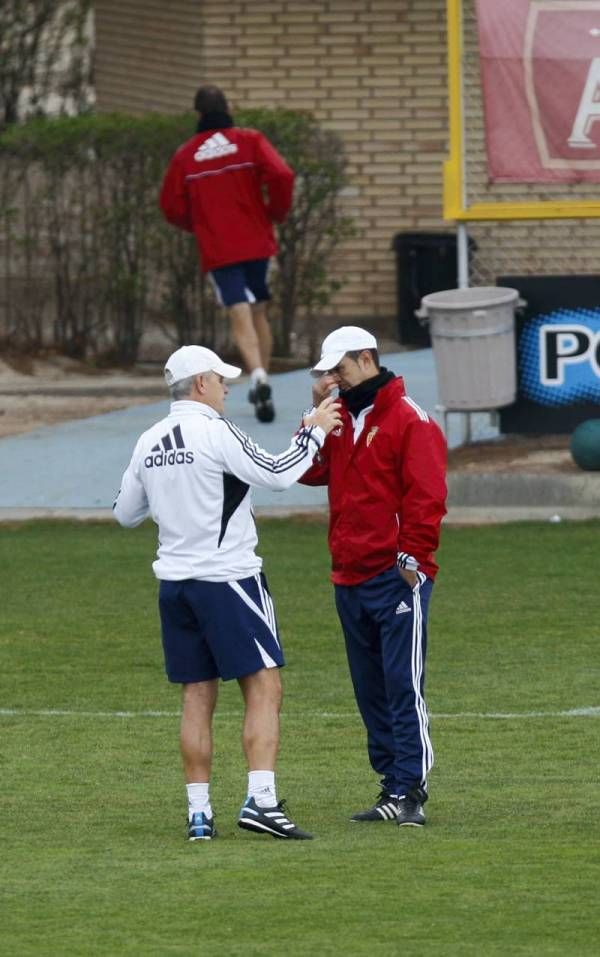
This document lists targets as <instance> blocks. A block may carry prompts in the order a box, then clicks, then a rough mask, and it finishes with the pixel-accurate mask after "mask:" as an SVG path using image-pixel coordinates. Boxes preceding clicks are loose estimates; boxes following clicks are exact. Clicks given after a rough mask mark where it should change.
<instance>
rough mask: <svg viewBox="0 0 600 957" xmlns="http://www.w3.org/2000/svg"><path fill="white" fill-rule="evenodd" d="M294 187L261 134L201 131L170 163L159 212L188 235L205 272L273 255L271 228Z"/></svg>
mask: <svg viewBox="0 0 600 957" xmlns="http://www.w3.org/2000/svg"><path fill="white" fill-rule="evenodd" d="M293 185H294V174H293V172H292V170H291V169H290V168H289V166H288V165H287V163H286V162H285V160H284V159H283V158H282V157H281V156H280V155H279V153H278V152H277V150H276V149H275V147H274V146H272V145H271V143H270V142H269V141H268V139H267V138H266V137H265V136H263V135H262V133H259V132H258V131H257V130H251V129H242V128H240V127H236V126H233V127H226V128H224V129H219V130H207V131H204V132H202V133H198V134H197V135H196V136H193V137H192V138H191V139H190V140H188V141H187V143H184V144H183V145H182V146H180V147H179V149H178V150H177V152H176V153H175V155H174V156H173V158H172V160H171V162H170V164H169V167H168V169H167V172H166V174H165V178H164V180H163V184H162V188H161V192H160V208H161V210H162V212H163V214H164V216H165V218H166V219H167V220H168V221H169V222H170V223H172V224H173V225H174V226H178V227H179V228H180V229H185V230H187V231H188V232H190V233H194V235H195V237H196V241H197V243H198V251H199V254H200V262H201V266H202V269H203V271H204V272H208V271H210V270H211V269H217V268H218V267H219V266H227V265H230V264H231V263H237V262H245V261H247V260H249V259H267V258H268V257H269V256H272V255H274V253H276V252H277V243H276V241H275V235H274V233H273V226H272V222H282V221H283V220H284V219H285V218H286V216H287V214H288V212H289V210H290V206H291V204H292V191H293ZM263 189H266V193H267V198H265V196H264V195H263Z"/></svg>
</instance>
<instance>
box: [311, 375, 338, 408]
mask: <svg viewBox="0 0 600 957" xmlns="http://www.w3.org/2000/svg"><path fill="white" fill-rule="evenodd" d="M337 386H338V381H337V378H336V377H335V376H334V375H332V374H331V373H330V372H326V373H325V374H324V375H320V376H319V378H318V379H315V380H314V382H313V387H312V397H313V405H319V403H320V402H322V401H323V399H325V398H326V397H327V396H328V395H331V393H332V392H333V390H334V389H337Z"/></svg>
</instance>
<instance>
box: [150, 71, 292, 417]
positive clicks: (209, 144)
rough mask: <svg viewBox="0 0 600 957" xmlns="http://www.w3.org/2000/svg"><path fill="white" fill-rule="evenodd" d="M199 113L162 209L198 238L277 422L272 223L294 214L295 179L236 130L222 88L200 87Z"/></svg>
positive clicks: (255, 383) (260, 405)
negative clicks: (272, 373)
mask: <svg viewBox="0 0 600 957" xmlns="http://www.w3.org/2000/svg"><path fill="white" fill-rule="evenodd" d="M194 109H195V110H196V111H197V113H198V115H199V122H198V129H197V132H196V135H195V136H193V137H192V138H191V139H190V140H188V141H187V142H186V143H184V144H183V145H182V146H180V148H179V149H178V150H177V152H176V153H175V155H174V157H173V159H172V160H171V162H170V164H169V167H168V169H167V172H166V175H165V177H164V180H163V184H162V189H161V193H160V207H161V209H162V212H163V214H164V216H165V218H166V219H167V220H168V221H169V222H170V223H172V224H173V225H174V226H177V227H179V229H185V230H187V231H188V232H190V233H194V235H195V237H196V242H197V244H198V251H199V254H200V264H201V268H202V270H203V271H204V272H205V273H208V274H209V278H210V280H211V282H212V284H213V286H214V288H215V292H216V295H217V300H218V302H219V304H220V305H222V306H225V307H226V308H227V311H228V314H229V318H230V322H231V331H232V334H233V338H234V341H235V344H236V346H237V348H238V349H239V352H240V355H241V357H242V361H243V364H244V366H245V368H246V370H247V371H248V372H249V373H250V392H249V394H248V398H249V399H250V401H251V402H253V403H254V406H255V412H256V417H257V418H258V420H259V421H260V422H271V421H272V420H273V418H274V416H275V409H274V406H273V402H272V398H271V386H270V384H269V382H268V370H269V363H270V360H271V352H272V348H273V337H272V334H271V328H270V326H269V322H268V319H267V302H268V300H269V299H270V298H271V293H270V291H269V286H268V282H267V272H268V266H269V258H270V257H271V256H274V255H275V253H276V252H277V243H276V241H275V235H274V232H273V223H274V222H277V223H281V222H283V220H284V219H285V218H286V216H287V214H288V212H289V210H290V207H291V205H292V191H293V185H294V174H293V172H292V170H291V169H290V168H289V166H288V165H287V163H286V162H285V161H284V159H283V157H281V156H280V155H279V153H278V152H277V150H276V149H275V147H274V146H272V145H271V143H270V142H269V141H268V139H267V138H266V137H265V136H263V135H262V133H259V132H258V131H257V130H251V129H242V128H240V127H237V126H235V125H234V122H233V118H232V116H231V114H230V112H229V106H228V104H227V100H226V98H225V94H224V93H223V92H222V90H220V89H219V88H218V87H216V86H202V87H200V89H199V90H198V92H197V93H196V97H195V99H194ZM265 192H266V196H265Z"/></svg>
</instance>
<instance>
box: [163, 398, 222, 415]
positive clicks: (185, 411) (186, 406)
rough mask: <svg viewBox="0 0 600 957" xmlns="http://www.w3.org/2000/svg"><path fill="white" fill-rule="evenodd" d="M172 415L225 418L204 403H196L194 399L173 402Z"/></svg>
mask: <svg viewBox="0 0 600 957" xmlns="http://www.w3.org/2000/svg"><path fill="white" fill-rule="evenodd" d="M169 414H170V415H207V416H208V417H209V418H210V419H221V418H223V417H222V415H221V413H220V412H217V411H216V409H213V407H212V406H211V405H205V404H204V402H195V401H194V400H193V399H178V400H177V402H171V408H170V410H169Z"/></svg>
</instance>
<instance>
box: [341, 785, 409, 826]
mask: <svg viewBox="0 0 600 957" xmlns="http://www.w3.org/2000/svg"><path fill="white" fill-rule="evenodd" d="M397 815H398V798H397V797H396V796H395V795H394V796H392V795H391V794H390V792H389V791H387V790H386V789H385V788H382V789H381V791H380V792H379V794H378V795H377V800H376V801H375V804H374V805H373V807H370V808H367V810H366V811H358V812H357V813H356V814H353V815H352V817H351V818H350V820H351V821H395V820H396V817H397Z"/></svg>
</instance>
